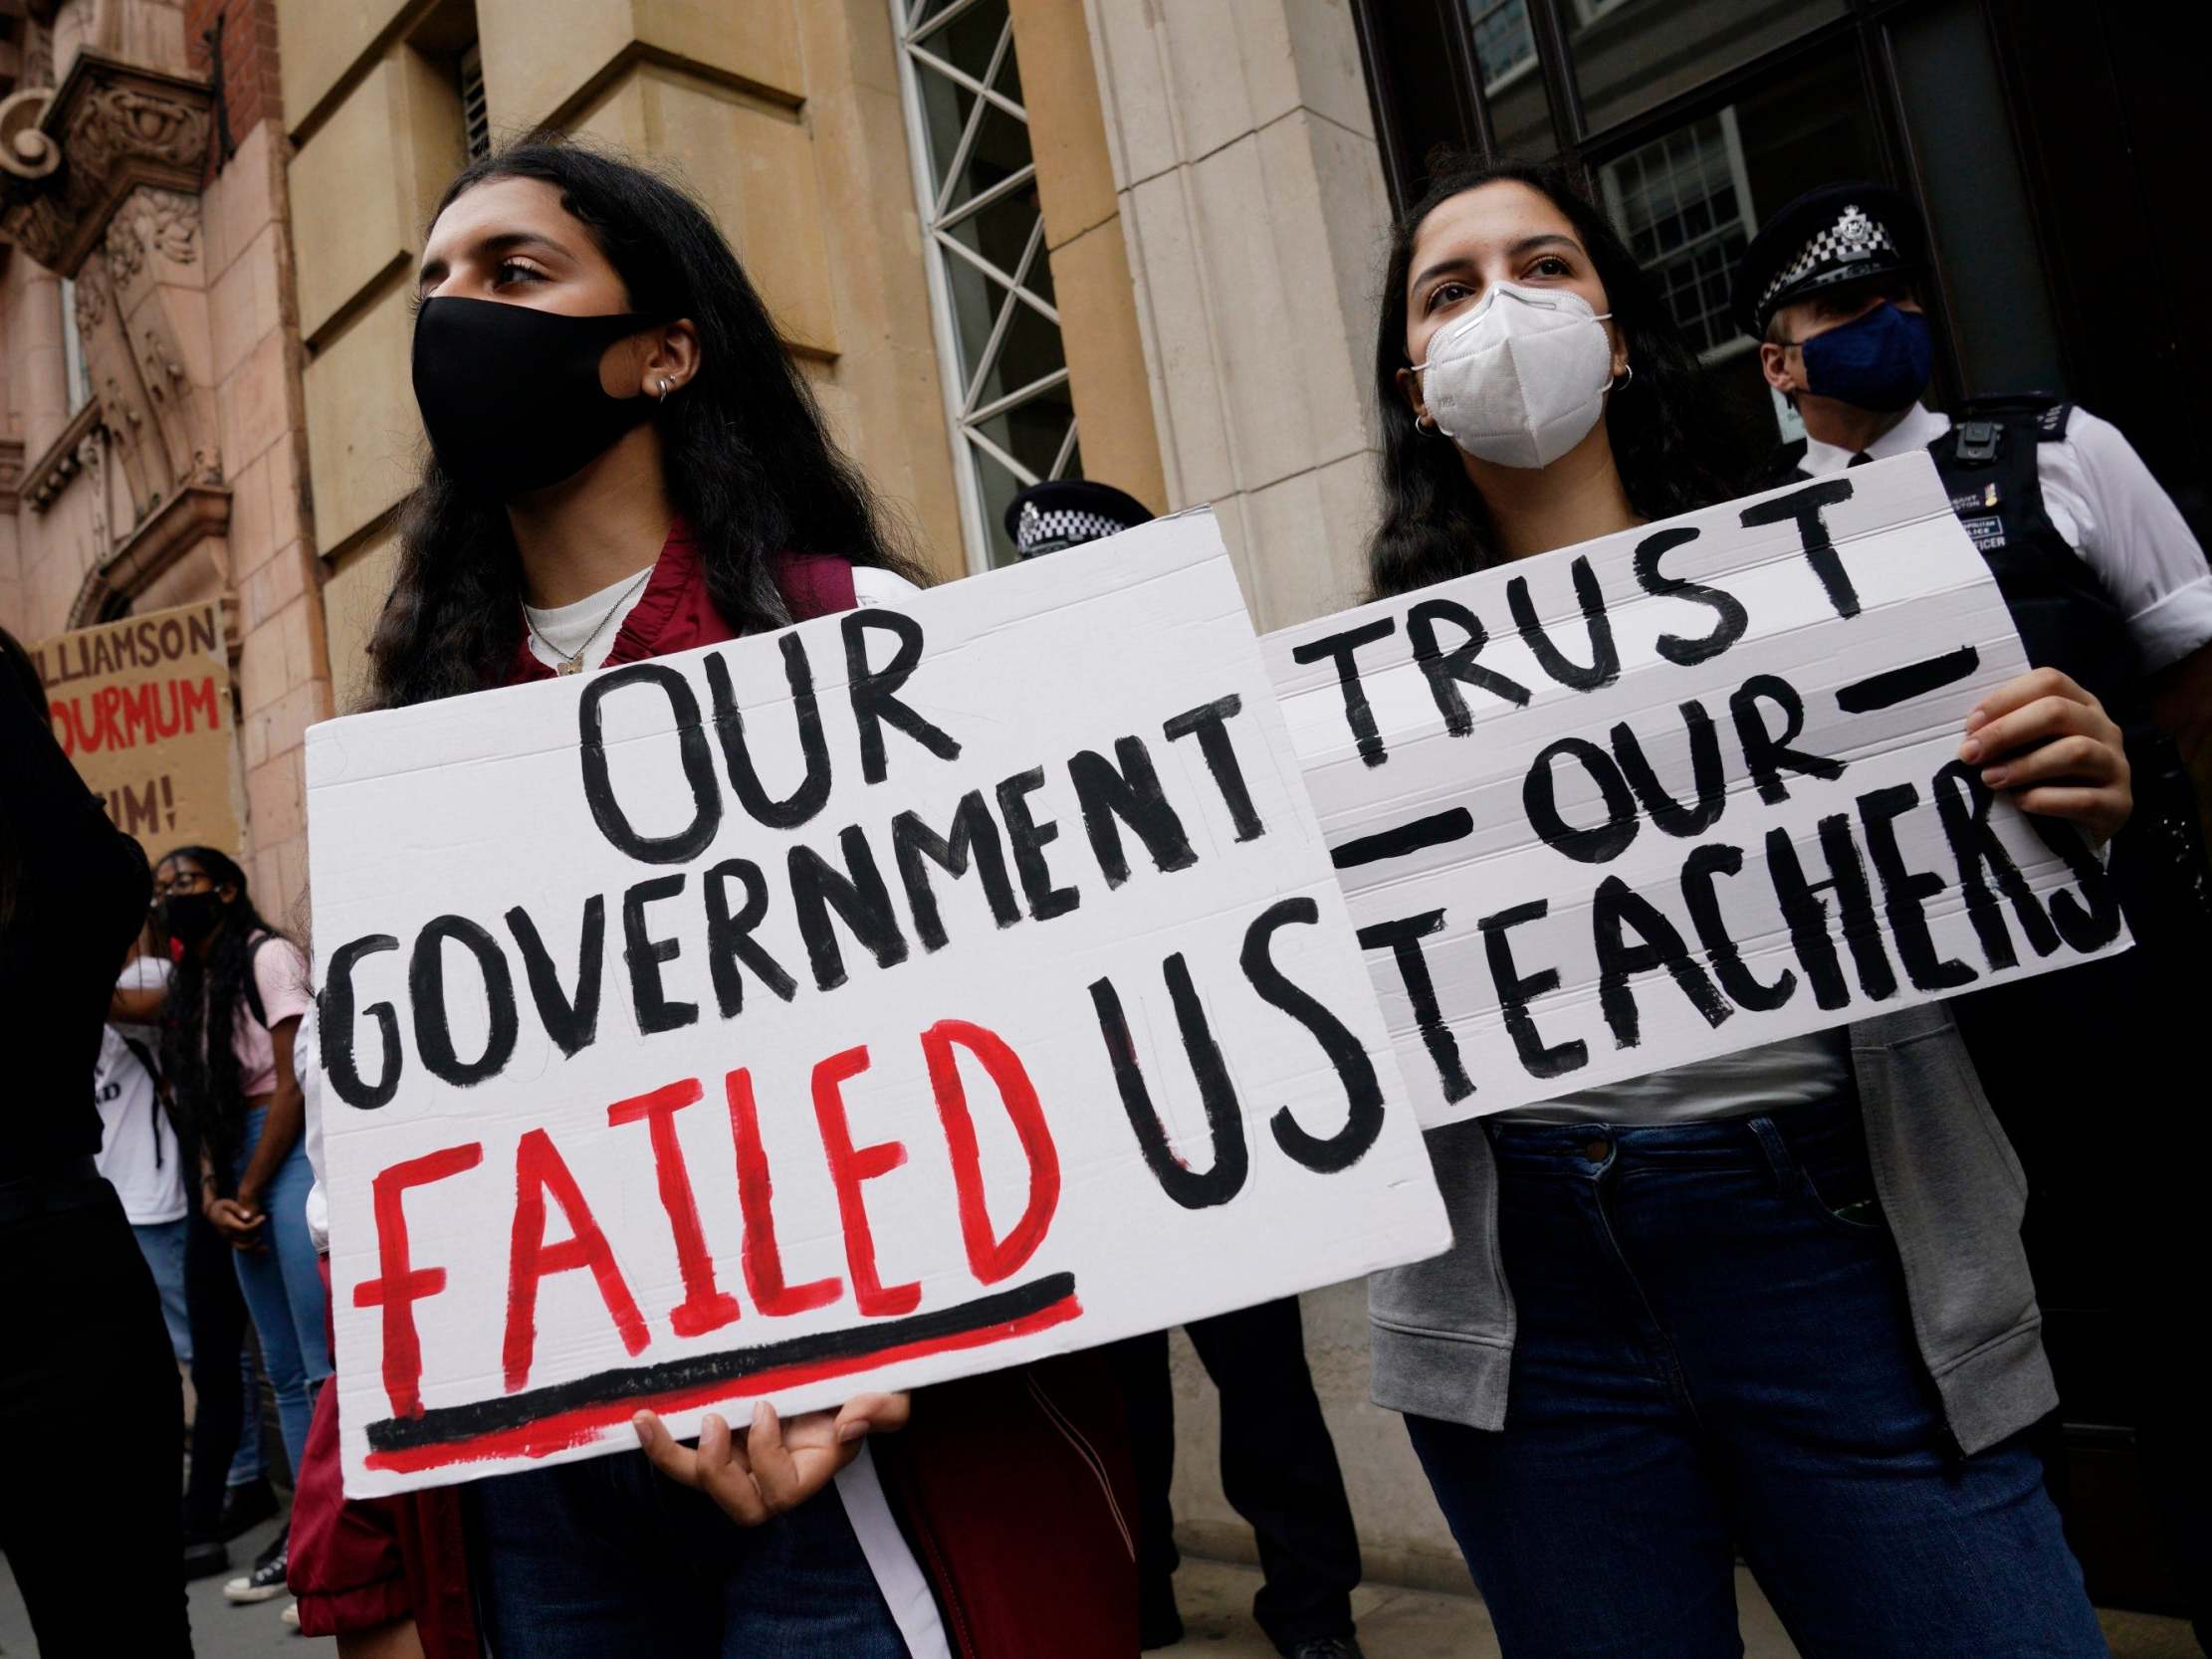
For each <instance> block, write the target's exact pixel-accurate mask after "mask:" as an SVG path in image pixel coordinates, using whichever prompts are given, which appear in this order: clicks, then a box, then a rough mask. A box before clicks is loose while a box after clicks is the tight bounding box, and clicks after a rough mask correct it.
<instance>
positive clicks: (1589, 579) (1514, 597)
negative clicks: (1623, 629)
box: [1505, 553, 1621, 692]
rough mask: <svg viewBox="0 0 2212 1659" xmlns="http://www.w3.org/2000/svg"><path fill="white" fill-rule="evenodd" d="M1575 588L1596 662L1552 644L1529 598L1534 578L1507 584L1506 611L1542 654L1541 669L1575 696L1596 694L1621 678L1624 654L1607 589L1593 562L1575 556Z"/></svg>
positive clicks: (1538, 657)
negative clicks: (1616, 640)
mask: <svg viewBox="0 0 2212 1659" xmlns="http://www.w3.org/2000/svg"><path fill="white" fill-rule="evenodd" d="M1568 569H1569V571H1570V573H1571V574H1572V576H1573V579H1574V584H1575V603H1576V604H1577V605H1579V606H1581V608H1582V625H1583V630H1584V632H1585V634H1586V635H1587V636H1588V640H1589V645H1590V661H1589V662H1588V663H1587V664H1583V663H1578V662H1575V661H1574V660H1573V659H1572V658H1570V657H1568V656H1567V654H1566V653H1565V652H1563V651H1561V650H1560V649H1559V647H1558V646H1556V645H1554V644H1553V643H1552V639H1551V635H1550V634H1549V633H1547V632H1546V631H1545V628H1544V621H1543V618H1542V617H1540V616H1538V615H1537V614H1536V603H1535V601H1534V600H1533V599H1531V598H1530V597H1529V592H1528V578H1527V577H1526V576H1515V577H1514V578H1513V579H1512V580H1511V581H1509V582H1507V583H1506V584H1505V606H1506V609H1507V610H1509V611H1511V612H1512V613H1513V626H1514V627H1515V628H1517V629H1519V630H1520V634H1521V638H1522V639H1524V640H1526V641H1527V642H1528V648H1529V650H1531V651H1533V652H1534V653H1535V654H1536V666H1537V667H1539V668H1541V669H1542V670H1543V671H1544V672H1545V673H1546V674H1548V675H1550V676H1551V677H1552V678H1553V679H1554V680H1556V681H1558V682H1559V684H1561V685H1562V686H1565V687H1566V688H1568V690H1570V691H1577V692H1594V691H1597V690H1599V689H1600V688H1601V687H1605V686H1610V685H1612V684H1613V683H1614V682H1615V681H1616V680H1618V679H1620V678H1621V649H1620V647H1619V646H1617V645H1616V644H1615V643H1614V640H1613V619H1612V618H1611V617H1609V616H1608V615H1606V608H1605V588H1604V587H1603V586H1601V585H1600V583H1599V581H1598V573H1597V572H1596V571H1595V570H1593V569H1591V567H1590V560H1589V558H1588V557H1587V556H1586V555H1584V554H1582V553H1577V554H1576V555H1575V560H1574V563H1573V564H1571V565H1570V566H1568Z"/></svg>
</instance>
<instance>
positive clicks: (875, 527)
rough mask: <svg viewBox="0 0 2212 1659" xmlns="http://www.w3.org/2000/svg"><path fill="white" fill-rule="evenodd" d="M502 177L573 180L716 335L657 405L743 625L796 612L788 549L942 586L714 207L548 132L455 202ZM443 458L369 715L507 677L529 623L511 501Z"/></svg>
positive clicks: (390, 626)
mask: <svg viewBox="0 0 2212 1659" xmlns="http://www.w3.org/2000/svg"><path fill="white" fill-rule="evenodd" d="M498 178H526V179H539V180H542V181H543V182H545V183H547V184H550V185H552V186H553V188H554V189H556V190H558V191H559V192H560V201H561V206H562V207H563V208H565V209H566V210H567V211H568V213H570V214H571V215H572V216H573V217H574V218H575V219H576V220H577V221H578V222H579V223H580V224H581V225H582V226H583V227H584V229H585V230H587V231H588V232H589V233H590V235H591V239H592V240H593V241H594V242H595V243H596V244H597V245H598V247H599V251H600V252H601V253H603V254H605V255H606V257H607V260H608V263H610V264H611V265H612V266H613V267H614V270H615V273H616V275H618V276H619V277H620V278H621V279H622V286H623V288H624V289H625V290H627V291H628V302H629V304H628V309H629V310H630V311H636V312H639V313H641V314H643V315H647V316H653V317H661V318H668V319H673V318H676V317H689V318H690V319H691V321H692V323H693V325H694V326H695V327H696V328H697V329H698V331H699V345H700V366H699V371H698V373H697V374H696V375H695V376H694V377H693V379H692V381H691V383H690V384H689V385H687V386H685V387H684V389H683V393H682V395H681V396H678V397H671V398H669V399H667V400H666V402H665V403H664V404H663V405H661V406H660V407H659V408H657V409H656V410H655V412H654V415H653V425H654V427H655V429H656V430H657V431H658V432H659V433H660V438H661V444H662V451H663V456H664V459H665V466H666V471H667V478H668V487H669V491H670V494H671V496H672V497H673V499H674V501H675V505H676V508H677V510H678V511H679V512H680V513H682V514H683V516H684V518H686V519H687V520H689V522H690V524H691V526H692V529H693V531H694V533H695V534H696V535H697V536H698V537H699V541H700V547H701V552H702V556H703V563H704V565H705V568H706V579H707V591H708V594H709V596H710V597H711V598H712V599H713V600H714V604H715V608H716V609H717V610H718V611H720V612H721V613H722V616H723V619H724V620H725V621H726V622H728V623H729V624H730V626H731V627H732V628H734V629H736V630H738V631H740V632H744V631H748V630H753V629H760V628H775V627H780V626H782V625H783V624H785V623H787V622H789V621H790V613H789V610H788V608H787V607H786V606H785V604H784V602H783V597H782V595H781V593H780V592H779V591H778V590H777V588H776V584H775V580H774V567H773V563H772V559H773V557H774V555H775V554H777V553H782V552H794V553H835V554H837V555H839V556H840V557H844V558H848V559H850V560H851V561H852V562H853V563H854V564H858V565H871V566H878V567H883V568H888V569H893V570H897V571H898V572H899V573H900V574H901V575H904V576H907V577H909V578H910V579H912V580H915V581H917V582H920V581H925V580H926V579H927V578H926V577H925V576H924V574H923V573H922V572H921V571H920V570H919V568H918V567H917V566H916V565H915V564H914V563H913V561H912V560H911V559H910V558H908V557H907V555H906V554H905V552H904V551H903V549H902V548H901V546H900V545H899V544H898V542H897V541H896V540H895V539H894V538H893V537H892V536H891V535H890V534H889V533H887V531H886V529H885V528H884V525H883V517H882V514H881V512H880V511H879V509H878V506H877V503H876V501H875V498H874V495H873V493H872V492H871V491H870V490H869V488H868V485H867V483H866V482H865V480H863V479H862V477H861V475H860V473H859V470H858V469H857V468H855V467H854V466H853V465H852V463H851V462H850V461H848V460H846V458H845V457H844V456H843V455H841V454H839V453H838V451H837V449H836V447H835V446H834V445H833V444H832V443H831V442H830V440H829V437H828V434H827V433H826V432H825V431H824V430H823V426H822V418H821V411H820V410H819V409H818V408H817V407H816V405H815V403H814V398H813V394H812V393H811V392H810V391H809V390H808V388H807V385H806V382H805V380H804V379H803V378H802V377H801V376H800V374H799V372H798V370H797V368H796V367H795V366H793V364H792V362H791V359H790V355H789V353H788V352H786V351H785V350H784V349H783V343H782V341H781V340H780V339H779V338H777V336H776V332H775V327H774V323H773V322H771V321H770V319H769V313H768V310H767V308H766V307H764V306H763V305H762V304H761V300H760V296H759V295H757V294H755V293H754V291H753V285H752V283H750V282H749V281H747V279H746V275H745V271H744V269H743V268H742V267H741V266H740V265H739V264H738V259H737V256H736V255H735V254H734V253H732V252H731V251H730V245H729V243H728V242H726V241H724V240H723V237H722V233H721V232H720V231H718V230H717V229H716V228H715V225H714V221H713V220H712V219H710V218H709V217H708V216H707V212H706V210H705V209H704V208H703V207H701V206H700V205H699V203H698V202H697V201H695V200H693V199H692V197H691V196H690V195H688V194H686V193H685V191H684V190H682V189H681V188H679V187H678V186H677V185H675V184H673V183H671V182H669V181H668V180H667V179H665V178H662V177H661V176H659V175H658V174H656V173H653V172H650V171H648V170H647V169H645V168H643V167H638V166H634V165H632V164H631V163H629V162H627V161H624V160H621V159H619V158H617V157H616V156H614V155H611V154H608V153H606V152H604V151H602V150H598V149H594V148H592V147H590V146H589V145H587V144H583V143H578V142H575V141H573V140H568V139H563V138H561V137H560V136H559V135H558V134H554V133H544V132H539V133H532V134H530V135H528V136H526V137H524V138H521V139H519V140H517V141H516V142H514V143H513V144H510V145H508V146H507V147H506V148H503V149H501V150H498V151H496V152H494V153H493V154H491V155H489V156H486V157H484V158H483V159H482V160H479V161H474V162H471V163H470V164H469V166H468V167H467V168H465V169H464V170H463V171H462V173H461V174H460V176H459V177H457V178H456V179H454V181H453V182H452V183H451V184H450V185H448V186H447V187H446V192H445V195H444V197H443V199H441V200H440V201H439V203H438V212H439V213H443V212H444V211H445V210H446V208H447V207H449V206H450V205H451V204H452V203H453V202H454V201H455V200H456V199H457V198H458V197H460V196H461V195H462V194H463V193H464V192H466V191H469V190H472V189H474V188H475V187H476V186H477V185H479V184H482V183H484V182H486V181H487V180H490V179H498ZM432 218H433V222H435V218H436V216H435V215H433V216H432ZM425 452H426V460H425V462H424V466H423V471H422V478H421V481H420V483H419V484H418V485H417V486H416V488H415V491H414V493H413V495H412V496H411V497H410V498H409V500H408V501H407V503H406V505H405V507H404V509H403V511H402V515H401V520H400V525H401V527H400V552H399V568H398V571H397V574H396V575H395V577H394V579H393V583H392V590H391V594H390V597H389V598H388V599H386V601H385V603H384V609H383V613H382V615H381V617H380V618H379V619H378V621H377V624H376V629H375V633H374V635H373V636H372V638H371V639H370V641H369V646H368V654H369V659H370V676H369V686H368V691H367V696H366V698H365V703H366V706H367V707H369V708H395V707H398V706H399V705H402V704H411V703H427V702H429V701H431V700H432V699H435V698H442V697H455V696H459V695H461V694H463V693H466V692H474V691H481V690H483V689H485V688H486V687H488V686H495V685H498V684H500V683H501V682H502V681H503V680H504V679H505V677H506V672H507V669H508V667H509V665H510V664H511V663H512V662H513V660H514V654H515V642H516V639H517V637H518V635H519V633H520V630H521V621H520V610H521V605H522V576H521V567H520V564H519V562H518V560H517V557H516V552H515V541H514V536H513V534H512V533H511V532H510V530H509V527H508V519H507V513H506V510H505V509H504V508H503V507H501V506H499V505H498V504H496V503H487V502H484V501H482V500H481V499H478V498H475V497H472V496H471V495H469V494H468V493H466V492H464V491H462V490H461V489H460V488H458V487H457V486H456V484H455V482H454V481H453V480H452V479H451V478H449V477H448V476H447V475H446V474H445V472H444V471H443V470H442V469H441V468H440V467H439V465H438V461H437V457H436V455H435V454H433V453H429V452H428V446H425Z"/></svg>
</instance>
